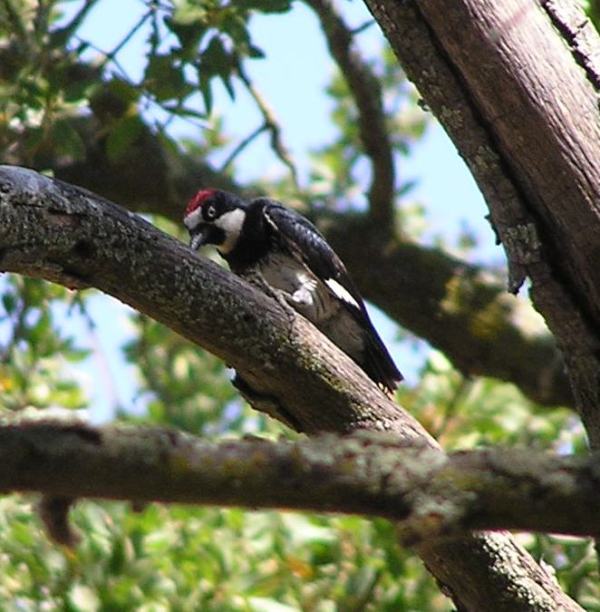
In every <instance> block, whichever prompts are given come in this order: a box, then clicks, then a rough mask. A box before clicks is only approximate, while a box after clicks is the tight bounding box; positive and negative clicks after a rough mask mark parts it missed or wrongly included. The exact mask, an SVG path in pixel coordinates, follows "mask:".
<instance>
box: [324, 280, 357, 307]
mask: <svg viewBox="0 0 600 612" xmlns="http://www.w3.org/2000/svg"><path fill="white" fill-rule="evenodd" d="M325 284H326V285H327V286H328V287H329V288H330V289H331V291H332V292H333V294H334V295H335V296H336V297H337V298H338V299H340V300H343V301H344V302H346V303H347V304H352V306H354V307H355V308H358V310H360V306H359V305H358V303H357V301H356V300H355V299H354V298H353V297H352V295H351V294H350V292H349V291H348V290H347V289H346V288H345V287H342V285H340V284H339V283H338V282H337V281H336V280H335V279H333V278H328V279H327V280H326V281H325Z"/></svg>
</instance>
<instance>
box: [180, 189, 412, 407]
mask: <svg viewBox="0 0 600 612" xmlns="http://www.w3.org/2000/svg"><path fill="white" fill-rule="evenodd" d="M183 223H184V225H185V227H186V228H187V230H188V232H189V236H190V247H191V248H192V249H193V250H194V251H198V250H199V249H200V248H201V247H203V246H204V245H213V246H215V247H216V249H217V251H218V253H219V254H220V255H221V256H222V257H223V258H224V259H225V261H226V262H227V263H228V264H229V268H230V269H231V271H232V272H233V273H234V274H236V275H238V276H240V277H241V278H244V279H245V280H247V281H248V282H250V283H251V284H253V285H254V286H256V287H257V288H258V289H260V290H261V291H263V292H265V289H268V292H269V293H271V294H272V295H273V294H274V295H278V296H283V298H284V300H285V302H287V303H288V304H289V305H290V306H291V307H292V308H293V309H294V310H296V311H297V312H298V313H300V314H301V315H303V316H304V317H305V318H306V319H308V320H309V321H310V322H311V323H312V324H313V325H315V327H317V329H319V331H321V333H323V334H324V335H325V336H327V337H328V338H329V339H330V340H331V341H332V342H333V343H334V344H335V345H336V346H337V347H338V348H340V349H341V350H342V351H343V352H344V353H346V354H347V355H348V356H349V357H350V358H351V359H353V360H354V361H355V362H356V363H357V364H358V365H359V366H360V367H361V368H362V369H363V371H364V372H365V373H366V374H367V376H369V377H370V378H371V379H372V380H373V381H374V382H375V383H376V384H377V385H378V386H379V387H380V388H381V389H382V390H383V391H384V392H385V393H386V394H388V395H391V394H393V393H394V391H395V389H396V387H397V386H398V383H400V381H401V380H402V379H403V376H402V374H401V373H400V371H399V370H398V368H397V367H396V365H395V363H394V361H393V359H392V357H391V356H390V354H389V352H388V350H387V348H386V347H385V345H384V343H383V341H382V340H381V338H380V337H379V334H378V333H377V331H376V329H375V327H374V326H373V323H372V322H371V319H370V317H369V314H368V312H367V309H366V307H365V304H364V301H363V299H362V297H361V295H360V293H359V292H358V290H357V288H356V286H355V285H354V283H353V281H352V279H351V278H350V275H349V274H348V271H347V270H346V267H345V266H344V264H343V263H342V261H341V259H340V258H339V257H338V255H337V254H336V253H335V251H334V250H333V249H332V247H331V246H330V245H329V244H328V243H327V241H326V239H325V238H324V236H323V235H322V234H321V232H319V230H318V229H317V228H316V227H315V226H314V225H313V224H312V223H311V222H310V221H309V220H308V219H307V218H306V217H304V216H302V215H301V214H299V213H298V212H296V211H294V210H292V209H290V208H287V207H285V206H284V205H283V204H282V203H281V202H278V201H276V200H273V199H271V198H268V197H259V198H255V199H252V200H250V201H247V200H244V199H243V198H241V197H239V196H237V195H236V194H233V193H229V192H227V191H222V190H220V189H201V190H199V191H198V192H197V193H196V194H195V195H194V196H193V197H192V198H191V199H190V200H189V202H188V204H187V207H186V209H185V214H184V218H183Z"/></svg>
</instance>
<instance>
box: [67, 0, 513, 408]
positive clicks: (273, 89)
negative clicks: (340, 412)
mask: <svg viewBox="0 0 600 612" xmlns="http://www.w3.org/2000/svg"><path fill="white" fill-rule="evenodd" d="M340 5H341V6H343V8H344V11H345V13H346V14H347V19H348V20H349V21H350V23H352V24H353V25H355V26H356V25H360V24H362V23H364V22H366V21H367V20H369V19H370V15H369V13H368V12H367V10H366V8H365V6H364V4H363V3H362V2H359V1H354V2H343V3H341V2H340ZM76 6H78V4H76V3H74V4H73V6H71V7H70V8H69V10H74V8H75V7H76ZM140 10H141V3H139V2H137V0H102V1H101V2H99V4H98V5H97V7H96V8H94V10H93V11H92V13H91V14H90V17H89V18H88V22H87V25H86V27H85V28H84V29H83V31H82V33H81V34H82V37H83V38H85V39H88V40H91V41H93V42H94V44H95V46H97V47H98V48H101V49H103V50H110V49H112V48H113V47H114V46H115V45H116V44H117V43H118V42H119V41H120V40H121V39H122V38H123V37H124V36H125V34H126V33H127V32H128V31H129V28H130V27H131V26H132V25H133V24H134V23H135V22H136V20H137V19H138V18H139V14H140ZM117 17H118V18H117ZM252 32H253V35H254V40H255V41H256V43H257V44H258V45H259V46H260V47H261V48H262V49H263V50H264V51H265V53H266V59H265V60H261V61H253V62H251V64H250V65H249V66H248V72H249V73H250V75H251V77H252V79H253V80H254V81H255V83H256V84H257V85H258V86H259V88H260V89H261V91H262V92H263V94H264V95H265V97H266V98H267V99H268V101H269V103H270V105H271V106H272V107H273V109H274V111H275V114H276V115H277V117H278V118H279V121H280V123H281V125H282V126H283V128H284V138H285V141H286V143H287V145H288V146H289V148H290V150H291V152H292V154H293V156H294V157H295V159H296V160H298V162H299V164H300V167H301V175H303V176H306V160H307V159H308V152H309V151H310V150H311V149H314V148H316V147H318V146H319V145H322V144H324V143H326V142H327V140H328V138H330V137H331V136H332V135H333V133H334V132H333V128H332V126H331V125H330V122H329V118H328V111H329V109H330V102H329V100H328V99H327V98H326V96H325V95H324V93H323V91H324V88H325V86H326V85H327V83H328V82H329V78H330V77H331V75H332V73H333V70H334V68H333V64H332V62H331V60H330V58H329V55H328V54H327V51H326V47H325V44H324V41H323V37H322V35H321V32H320V29H319V26H318V23H317V21H316V19H315V17H314V16H313V14H312V12H311V11H310V10H309V9H308V8H307V7H306V6H305V5H303V4H302V3H298V2H297V3H295V4H294V9H293V11H291V13H289V14H287V15H283V16H281V15H275V16H258V17H256V18H255V19H254V21H253V24H252ZM146 34H147V33H146V32H144V31H141V32H140V33H139V34H138V35H137V36H136V37H134V38H133V39H132V41H131V42H130V44H129V45H128V46H127V47H125V48H124V49H123V51H122V52H121V53H120V54H119V56H118V59H119V62H120V64H122V65H123V66H124V67H125V69H126V71H127V73H128V74H129V75H130V76H131V77H132V78H134V79H136V78H139V76H140V75H141V70H142V66H143V65H144V38H145V36H146ZM359 40H360V45H361V48H362V49H363V50H364V51H365V52H366V53H367V55H369V54H370V55H374V54H378V53H379V52H380V49H381V48H382V45H383V44H384V43H383V41H382V37H381V34H380V33H379V31H378V28H377V27H376V26H372V27H370V28H368V29H367V30H366V31H365V32H364V33H363V34H361V36H360V39H359ZM91 53H92V54H93V52H91ZM237 91H238V95H237V96H236V99H235V101H231V100H230V99H229V97H228V96H227V94H226V93H225V92H224V91H220V92H219V93H218V95H217V102H216V104H215V106H216V108H217V109H218V111H219V113H220V114H221V115H222V116H223V117H224V121H225V126H226V129H227V130H228V131H229V132H230V133H231V134H232V135H234V136H235V135H237V136H238V137H239V138H243V137H244V136H246V135H247V134H249V133H250V132H252V131H253V129H254V128H256V127H257V126H258V125H259V123H260V117H259V115H258V113H257V111H256V109H255V108H254V106H253V104H252V103H251V101H250V100H249V98H248V96H247V95H244V94H243V92H241V91H240V89H239V88H238V90H237ZM194 129H198V128H192V127H191V126H190V125H189V124H183V123H182V124H177V125H176V126H175V130H176V133H178V134H182V135H183V134H185V136H186V137H187V138H194ZM198 137H199V138H200V137H201V134H198ZM238 164H239V176H238V177H237V178H238V179H239V181H240V182H241V183H244V182H245V181H247V180H251V179H253V178H255V177H257V176H262V175H263V173H264V172H265V171H266V172H271V171H275V170H277V169H278V164H277V162H276V161H274V158H273V155H272V153H271V151H270V150H269V147H268V143H267V138H266V136H263V137H261V138H260V139H257V141H256V142H255V143H253V144H252V145H251V146H250V147H249V148H248V150H247V151H245V152H244V154H243V157H240V159H239V162H238ZM302 169H304V172H302ZM399 173H400V174H401V175H402V177H403V179H404V180H406V179H416V180H417V186H416V188H415V190H414V191H413V192H412V193H411V195H410V199H411V201H420V202H422V203H423V204H424V205H425V206H426V208H427V223H428V225H427V233H426V236H427V237H429V238H430V239H431V238H432V237H434V236H436V235H440V236H443V237H445V238H446V239H447V240H449V241H450V242H452V240H453V239H455V237H456V235H457V234H458V233H459V231H460V230H461V229H462V228H463V227H464V226H465V224H466V225H467V226H468V227H469V229H470V230H471V231H472V232H473V233H474V234H475V235H476V236H477V237H478V239H479V241H480V245H479V247H478V249H477V250H476V251H475V252H474V256H476V257H477V258H478V259H479V260H484V261H486V262H496V263H500V264H501V263H502V261H503V257H502V253H501V251H500V249H498V247H495V246H494V244H493V240H494V237H493V235H492V232H491V230H490V228H489V225H488V224H487V222H486V221H485V219H484V215H485V214H486V212H487V209H486V208H485V205H484V203H483V200H482V198H481V195H480V194H479V191H478V189H477V187H476V186H475V183H474V181H473V179H472V178H471V175H470V174H469V172H468V170H467V169H466V167H465V165H464V163H463V162H462V160H461V159H460V157H459V156H458V155H457V153H456V151H455V149H454V147H453V145H452V143H451V142H450V141H449V140H448V138H447V137H446V136H445V134H444V132H443V131H442V130H441V129H440V128H439V127H438V126H436V125H435V124H434V125H432V126H431V127H430V129H429V130H428V131H427V134H426V136H425V137H424V138H423V140H422V141H420V142H419V143H418V144H417V145H416V146H415V147H414V150H413V153H412V155H411V156H410V157H408V158H406V159H403V160H402V163H401V167H400V168H399ZM182 206H183V203H182ZM91 308H92V315H93V316H94V319H95V320H96V321H97V325H98V328H97V331H96V332H95V333H94V334H93V336H90V334H89V332H88V331H85V330H84V329H83V328H82V330H81V334H82V335H81V336H80V337H82V343H83V344H86V345H90V343H91V344H92V345H93V349H94V353H95V356H94V357H93V358H92V359H91V360H89V362H88V364H87V366H86V368H85V371H84V373H83V375H84V376H86V378H88V379H89V380H88V384H89V389H90V393H91V395H92V396H93V398H94V399H93V406H94V412H95V413H96V414H97V415H100V416H106V415H109V414H110V413H111V410H112V406H114V404H115V403H116V402H118V403H121V404H122V405H123V406H125V407H131V406H132V405H133V393H134V385H133V384H132V377H133V376H134V371H133V369H132V368H129V367H127V366H126V365H125V363H124V361H123V360H122V358H121V357H120V353H119V346H120V345H121V344H122V342H123V341H124V339H125V338H126V337H127V335H128V333H129V331H128V324H127V309H126V308H125V307H123V306H121V305H120V304H118V303H117V302H115V301H114V300H111V299H110V298H104V297H101V296H99V297H98V298H95V299H94V300H93V302H92V306H91ZM375 323H376V326H377V327H378V328H379V329H380V331H381V333H382V336H383V337H384V340H385V341H386V343H387V344H388V345H390V347H391V349H392V352H393V354H394V357H395V358H396V360H397V362H398V365H399V366H400V368H401V370H402V371H403V372H404V373H405V375H406V376H407V379H408V382H409V383H410V382H414V381H415V380H416V377H417V373H418V369H419V367H420V366H421V364H422V363H423V359H424V358H425V354H426V351H424V350H418V351H415V350H412V349H411V348H409V347H408V346H407V345H399V344H398V343H397V342H395V333H396V332H395V326H394V325H392V324H391V323H390V322H388V321H386V320H385V318H384V317H382V316H381V315H378V314H375ZM73 324H75V325H76V327H79V325H78V324H76V323H75V321H71V322H70V325H73ZM78 335H79V332H78ZM92 383H93V384H92Z"/></svg>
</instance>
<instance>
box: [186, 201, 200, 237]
mask: <svg viewBox="0 0 600 612" xmlns="http://www.w3.org/2000/svg"><path fill="white" fill-rule="evenodd" d="M200 213H201V211H200V207H198V208H196V210H195V211H194V212H191V213H190V214H189V215H186V216H185V218H184V220H183V224H184V225H185V226H186V227H187V228H188V230H189V231H190V232H191V231H192V230H193V229H194V228H195V227H196V225H198V223H199V221H200Z"/></svg>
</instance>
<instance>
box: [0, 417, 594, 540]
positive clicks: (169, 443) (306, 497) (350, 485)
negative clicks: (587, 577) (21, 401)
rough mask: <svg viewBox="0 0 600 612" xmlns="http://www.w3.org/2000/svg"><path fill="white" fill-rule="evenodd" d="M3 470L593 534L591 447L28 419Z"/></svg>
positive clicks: (41, 479) (74, 493)
mask: <svg viewBox="0 0 600 612" xmlns="http://www.w3.org/2000/svg"><path fill="white" fill-rule="evenodd" d="M0 466H2V467H1V468H0V491H2V492H5V493H6V492H10V491H36V492H39V493H42V494H44V495H45V496H47V497H48V498H51V499H60V500H69V499H77V498H81V497H92V498H104V499H120V500H129V501H133V502H152V501H158V502H167V503H186V504H202V505H217V506H244V507H249V508H253V509H259V508H280V509H294V510H311V511H316V512H336V513H343V514H362V515H367V516H371V517H376V516H378V517H383V518H387V519H392V520H395V521H401V523H400V530H401V533H402V536H403V538H404V541H405V543H409V541H410V542H412V543H413V544H414V543H415V542H417V541H423V540H435V539H436V538H439V537H448V536H450V535H456V534H460V533H465V532H467V531H469V530H473V529H482V528H485V529H519V530H529V531H551V532H554V533H564V534H571V535H590V534H597V533H600V512H599V510H600V489H599V487H598V484H599V480H600V457H599V456H598V455H594V456H588V457H555V456H551V455H547V454H545V453H540V452H537V453H536V452H532V451H531V450H530V449H525V450H515V449H513V450H499V449H488V450H485V451H469V452H461V453H454V454H451V455H450V456H448V457H446V458H445V457H443V456H441V455H440V454H439V453H438V452H437V451H435V450H433V449H430V448H426V447H421V448H409V447H406V446H403V445H400V444H398V442H397V440H396V439H395V438H394V437H393V436H389V435H385V434H383V435H382V434H374V433H366V432H363V433H362V434H355V435H353V436H347V437H344V438H340V437H339V436H335V435H331V434H330V435H325V436H319V437H316V438H314V439H312V440H306V439H304V440H300V441H295V442H289V441H279V442H272V441H269V440H262V439H259V438H253V439H244V440H228V441H224V442H219V443H215V442H210V441H206V440H202V439H199V438H196V437H193V436H190V435H188V434H184V433H181V432H176V431H172V430H166V429H159V428H144V429H140V428H131V427H130V428H126V427H104V428H96V427H91V426H88V425H86V424H83V423H80V422H79V423H78V422H64V421H59V420H52V419H44V418H42V419H36V420H27V418H25V419H19V420H18V421H16V422H15V423H10V421H9V422H7V423H6V424H3V425H0ZM565 508H570V511H569V512H568V513H567V512H564V509H565ZM64 528H65V526H63V529H64Z"/></svg>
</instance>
